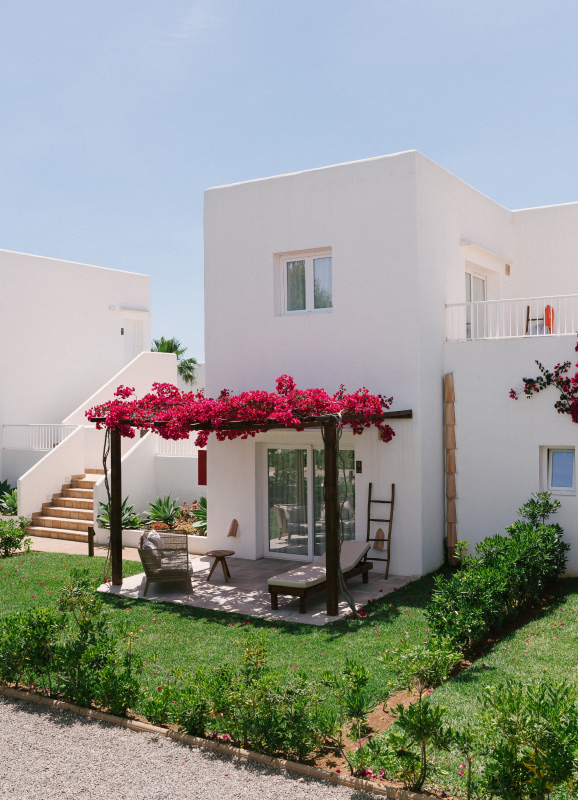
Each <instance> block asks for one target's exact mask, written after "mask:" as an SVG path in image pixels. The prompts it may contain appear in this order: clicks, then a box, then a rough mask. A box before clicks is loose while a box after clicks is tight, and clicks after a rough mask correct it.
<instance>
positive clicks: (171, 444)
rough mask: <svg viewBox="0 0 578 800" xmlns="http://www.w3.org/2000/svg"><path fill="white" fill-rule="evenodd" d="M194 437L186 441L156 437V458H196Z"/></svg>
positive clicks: (196, 449) (196, 450)
mask: <svg viewBox="0 0 578 800" xmlns="http://www.w3.org/2000/svg"><path fill="white" fill-rule="evenodd" d="M195 437H196V434H194V436H193V438H190V437H189V438H188V439H176V440H174V439H161V437H160V436H158V437H157V438H158V443H157V456H174V457H176V456H180V457H181V458H183V457H189V458H191V457H192V458H196V457H197V452H198V448H197V447H196V445H195Z"/></svg>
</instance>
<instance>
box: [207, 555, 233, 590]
mask: <svg viewBox="0 0 578 800" xmlns="http://www.w3.org/2000/svg"><path fill="white" fill-rule="evenodd" d="M205 555H206V556H210V557H211V558H214V559H215V560H214V561H213V566H212V567H211V571H210V572H209V577H208V578H207V580H210V579H211V575H212V574H213V572H214V571H215V567H216V566H217V564H218V563H219V562H221V566H222V567H223V575H224V576H225V583H228V582H229V578H230V577H231V573H230V572H229V567H228V566H227V561H226V557H227V556H234V555H235V551H234V550H209V552H208V553H205Z"/></svg>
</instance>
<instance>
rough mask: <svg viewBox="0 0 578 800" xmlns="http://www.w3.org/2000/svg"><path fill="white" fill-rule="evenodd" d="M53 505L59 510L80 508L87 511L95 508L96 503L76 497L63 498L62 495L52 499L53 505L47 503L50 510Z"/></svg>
mask: <svg viewBox="0 0 578 800" xmlns="http://www.w3.org/2000/svg"><path fill="white" fill-rule="evenodd" d="M51 505H52V506H57V507H58V508H78V509H84V510H86V511H89V510H92V509H93V508H94V502H93V501H92V500H85V499H84V498H74V497H61V496H60V495H55V496H54V497H53V498H52V503H46V507H47V508H49V507H50V506H51ZM43 508H44V506H43Z"/></svg>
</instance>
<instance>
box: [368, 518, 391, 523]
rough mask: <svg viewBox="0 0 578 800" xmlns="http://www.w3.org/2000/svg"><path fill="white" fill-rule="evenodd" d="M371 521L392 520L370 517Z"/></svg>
mask: <svg viewBox="0 0 578 800" xmlns="http://www.w3.org/2000/svg"><path fill="white" fill-rule="evenodd" d="M369 521H370V522H389V521H390V520H388V519H378V518H377V517H370V518H369Z"/></svg>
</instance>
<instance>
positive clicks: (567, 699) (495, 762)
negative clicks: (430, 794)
mask: <svg viewBox="0 0 578 800" xmlns="http://www.w3.org/2000/svg"><path fill="white" fill-rule="evenodd" d="M483 703H484V714H483V717H482V719H483V722H485V728H486V734H487V739H488V744H487V745H486V758H487V760H486V764H485V767H484V773H483V779H484V782H485V785H486V789H487V791H488V793H489V794H490V795H491V796H497V797H501V798H503V800H522V798H535V800H545V798H547V797H549V796H550V793H551V792H552V791H553V790H554V789H555V788H556V787H558V786H561V785H563V784H566V785H567V786H569V787H570V789H571V790H572V779H573V775H574V772H575V770H576V768H577V767H578V705H577V690H576V687H575V686H574V685H573V684H569V683H567V682H562V683H552V682H550V681H549V680H541V681H539V682H537V683H534V684H531V685H529V686H522V685H521V684H517V683H516V684H515V683H513V682H511V681H509V682H506V683H505V684H502V685H500V686H494V687H491V688H490V687H487V688H486V690H485V695H484V699H483Z"/></svg>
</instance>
